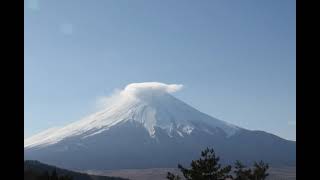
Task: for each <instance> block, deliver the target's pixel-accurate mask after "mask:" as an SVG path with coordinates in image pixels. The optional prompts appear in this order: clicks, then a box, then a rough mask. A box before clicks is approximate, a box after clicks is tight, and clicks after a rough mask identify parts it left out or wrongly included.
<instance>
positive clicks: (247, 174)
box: [233, 161, 269, 180]
mask: <svg viewBox="0 0 320 180" xmlns="http://www.w3.org/2000/svg"><path fill="white" fill-rule="evenodd" d="M268 168H269V165H268V164H266V163H264V162H263V161H260V162H259V163H257V162H255V163H254V168H253V169H249V168H246V167H245V166H244V165H243V164H241V162H240V161H236V163H235V170H234V173H235V175H236V177H235V178H233V179H234V180H265V179H266V177H267V176H268V175H269V174H268V173H267V170H268Z"/></svg>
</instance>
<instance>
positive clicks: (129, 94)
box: [96, 82, 183, 109]
mask: <svg viewBox="0 0 320 180" xmlns="http://www.w3.org/2000/svg"><path fill="white" fill-rule="evenodd" d="M182 88H183V85H182V84H165V83H160V82H143V83H131V84H128V85H127V86H126V87H125V88H124V89H116V90H115V91H114V92H113V93H112V94H111V95H109V96H102V97H98V98H97V101H96V107H97V109H103V108H106V107H109V106H111V105H113V104H114V103H119V102H122V101H127V100H128V99H130V98H134V99H145V98H148V97H152V96H153V95H156V94H164V93H174V92H177V91H179V90H181V89H182Z"/></svg>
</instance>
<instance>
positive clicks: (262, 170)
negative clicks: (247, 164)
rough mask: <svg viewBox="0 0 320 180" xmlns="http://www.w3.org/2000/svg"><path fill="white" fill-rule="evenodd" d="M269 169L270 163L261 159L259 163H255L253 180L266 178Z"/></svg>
mask: <svg viewBox="0 0 320 180" xmlns="http://www.w3.org/2000/svg"><path fill="white" fill-rule="evenodd" d="M268 169H269V165H268V164H266V163H264V162H263V161H260V162H259V163H257V162H255V163H254V170H253V179H252V180H265V179H266V178H267V176H268V175H269V174H268V173H267V170H268Z"/></svg>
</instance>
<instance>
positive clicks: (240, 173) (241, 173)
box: [233, 161, 252, 180]
mask: <svg viewBox="0 0 320 180" xmlns="http://www.w3.org/2000/svg"><path fill="white" fill-rule="evenodd" d="M234 173H235V175H236V177H235V178H233V179H234V180H251V179H252V172H251V169H246V166H244V165H243V164H242V163H241V162H240V161H236V163H235V170H234Z"/></svg>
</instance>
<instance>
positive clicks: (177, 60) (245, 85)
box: [24, 0, 296, 140]
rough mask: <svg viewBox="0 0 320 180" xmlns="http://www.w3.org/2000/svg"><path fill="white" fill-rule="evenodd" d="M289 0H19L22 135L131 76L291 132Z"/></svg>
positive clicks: (65, 118)
mask: <svg viewBox="0 0 320 180" xmlns="http://www.w3.org/2000/svg"><path fill="white" fill-rule="evenodd" d="M295 10H296V6H295V1H293V0H263V1H256V0H241V1H231V0H230V1H228V0H227V1H226V0H201V1H188V0H187V1H186V0H174V1H172V0H161V1H159V0H105V1H104V0H90V1H89V0H55V1H48V0H30V1H25V54H24V57H25V115H24V117H25V137H28V136H30V135H33V134H35V133H37V132H40V131H42V130H44V129H47V128H50V127H52V126H62V125H65V124H67V123H70V122H73V121H76V120H79V119H80V118H81V117H83V116H85V115H88V114H89V113H91V112H93V111H94V110H95V103H96V100H97V98H99V97H101V96H105V95H109V94H111V93H112V92H113V90H114V89H116V88H123V87H124V86H125V85H126V84H128V83H132V82H145V81H158V82H164V83H178V84H180V83H181V84H184V86H185V88H184V89H183V90H182V91H180V92H177V93H175V96H176V97H178V98H180V99H181V100H183V101H185V102H187V103H188V104H190V105H192V106H194V107H196V108H197V109H199V110H200V111H202V112H205V113H207V114H209V115H212V116H214V117H216V118H219V119H221V120H224V121H227V122H230V123H234V124H236V125H239V126H242V127H245V128H248V129H254V130H264V131H267V132H271V133H274V134H276V135H279V136H280V137H283V138H286V139H292V140H295V138H296V127H295V121H296V97H295V96H296V89H295V86H296V82H295V81H296V55H295V54H296V50H295V46H296V38H295V36H296V30H295V27H296V23H295V20H296V13H295Z"/></svg>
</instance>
